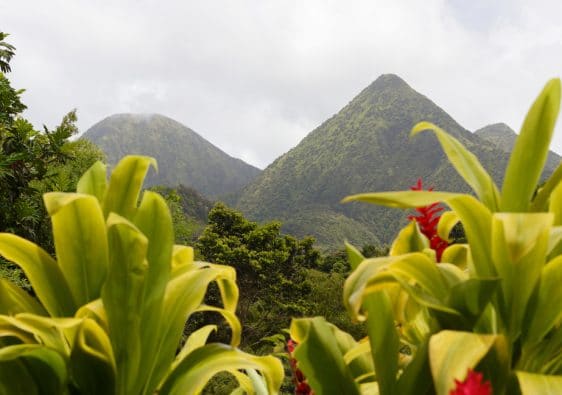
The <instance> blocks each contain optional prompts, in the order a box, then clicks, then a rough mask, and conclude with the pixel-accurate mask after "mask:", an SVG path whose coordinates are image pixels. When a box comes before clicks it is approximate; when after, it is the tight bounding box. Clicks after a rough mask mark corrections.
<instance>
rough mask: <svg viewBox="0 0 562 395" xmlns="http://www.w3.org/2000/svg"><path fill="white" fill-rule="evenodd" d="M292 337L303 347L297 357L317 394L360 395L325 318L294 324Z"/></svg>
mask: <svg viewBox="0 0 562 395" xmlns="http://www.w3.org/2000/svg"><path fill="white" fill-rule="evenodd" d="M291 337H292V338H293V339H295V340H296V341H297V342H298V343H299V344H298V346H297V347H296V348H295V351H294V356H295V358H296V359H297V360H298V361H299V369H300V370H301V371H302V372H303V373H304V375H305V377H306V378H307V381H308V383H309V384H310V386H311V387H312V389H313V390H314V392H315V393H317V394H322V395H325V394H333V395H339V394H350V395H353V394H357V395H359V387H358V385H357V383H356V382H355V380H354V378H353V375H352V373H351V370H350V369H349V367H348V366H347V365H346V363H345V360H344V358H343V356H344V354H345V352H344V351H343V350H342V349H340V347H339V346H338V344H337V342H336V339H335V337H334V334H333V331H332V329H331V328H330V326H329V324H328V323H327V322H326V321H325V320H324V319H323V318H321V317H316V318H312V319H306V320H304V319H302V320H293V322H292V323H291Z"/></svg>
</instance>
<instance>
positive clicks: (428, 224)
mask: <svg viewBox="0 0 562 395" xmlns="http://www.w3.org/2000/svg"><path fill="white" fill-rule="evenodd" d="M410 189H411V190H412V191H423V183H422V179H421V178H418V182H417V183H416V185H414V186H412V187H410ZM428 191H433V188H429V189H428ZM416 211H417V212H418V215H410V216H408V219H409V220H414V221H416V222H417V223H418V226H419V227H420V231H421V232H422V233H423V234H424V235H425V237H427V238H428V240H429V246H430V247H431V249H433V250H434V251H435V255H436V256H437V262H440V261H441V255H443V251H445V248H447V246H448V245H449V243H447V241H446V240H443V239H442V238H441V237H439V235H438V234H437V224H438V223H439V219H441V216H440V215H438V214H439V213H440V212H441V211H443V207H441V206H439V203H433V204H430V205H429V206H424V207H418V208H416Z"/></svg>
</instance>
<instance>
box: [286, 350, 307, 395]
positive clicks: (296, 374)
mask: <svg viewBox="0 0 562 395" xmlns="http://www.w3.org/2000/svg"><path fill="white" fill-rule="evenodd" d="M296 346H297V342H295V341H294V340H293V339H289V340H288V341H287V352H288V353H289V363H290V365H291V371H292V372H293V383H294V384H295V395H314V391H312V388H310V385H308V383H307V382H306V377H304V374H303V373H302V371H301V370H300V369H299V368H298V367H297V365H298V362H297V360H296V359H295V357H293V351H295V347H296Z"/></svg>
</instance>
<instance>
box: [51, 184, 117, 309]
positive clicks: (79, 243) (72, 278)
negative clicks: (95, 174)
mask: <svg viewBox="0 0 562 395" xmlns="http://www.w3.org/2000/svg"><path fill="white" fill-rule="evenodd" d="M43 200H44V201H45V207H46V208H47V212H48V213H49V215H50V216H51V222H52V224H53V235H54V239H55V249H56V252H57V262H58V265H59V267H60V269H61V270H62V273H63V275H64V277H65V279H66V282H67V283H68V285H69V287H70V291H71V292H72V295H73V297H74V300H75V301H76V304H77V305H79V306H81V305H84V304H87V303H89V302H91V301H92V300H94V299H97V298H99V297H100V293H101V287H102V285H103V282H104V281H105V277H106V275H107V267H108V264H109V263H108V262H109V257H108V249H107V248H108V247H107V236H106V228H105V220H104V216H103V212H102V210H101V207H100V205H99V202H98V200H97V199H96V198H95V197H94V196H90V195H82V194H77V193H61V192H51V193H46V194H45V195H43ZM85 252H87V253H85Z"/></svg>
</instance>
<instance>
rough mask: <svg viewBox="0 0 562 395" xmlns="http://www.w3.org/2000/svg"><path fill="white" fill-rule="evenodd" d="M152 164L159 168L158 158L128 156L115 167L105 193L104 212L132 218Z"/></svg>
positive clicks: (106, 214)
mask: <svg viewBox="0 0 562 395" xmlns="http://www.w3.org/2000/svg"><path fill="white" fill-rule="evenodd" d="M150 165H152V166H154V168H155V169H157V164H156V160H154V158H150V157H147V156H132V155H129V156H126V157H124V158H123V159H121V161H119V163H118V164H117V166H115V169H113V172H112V173H111V178H110V180H109V186H108V188H107V192H106V195H105V201H104V207H103V212H104V214H105V216H106V217H107V216H108V215H109V213H111V212H113V213H116V214H119V215H120V216H122V217H125V218H127V219H132V217H133V216H134V213H135V211H136V207H137V202H138V199H139V194H140V190H141V187H142V184H143V181H144V178H145V177H146V173H147V172H148V169H149V167H150Z"/></svg>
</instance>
